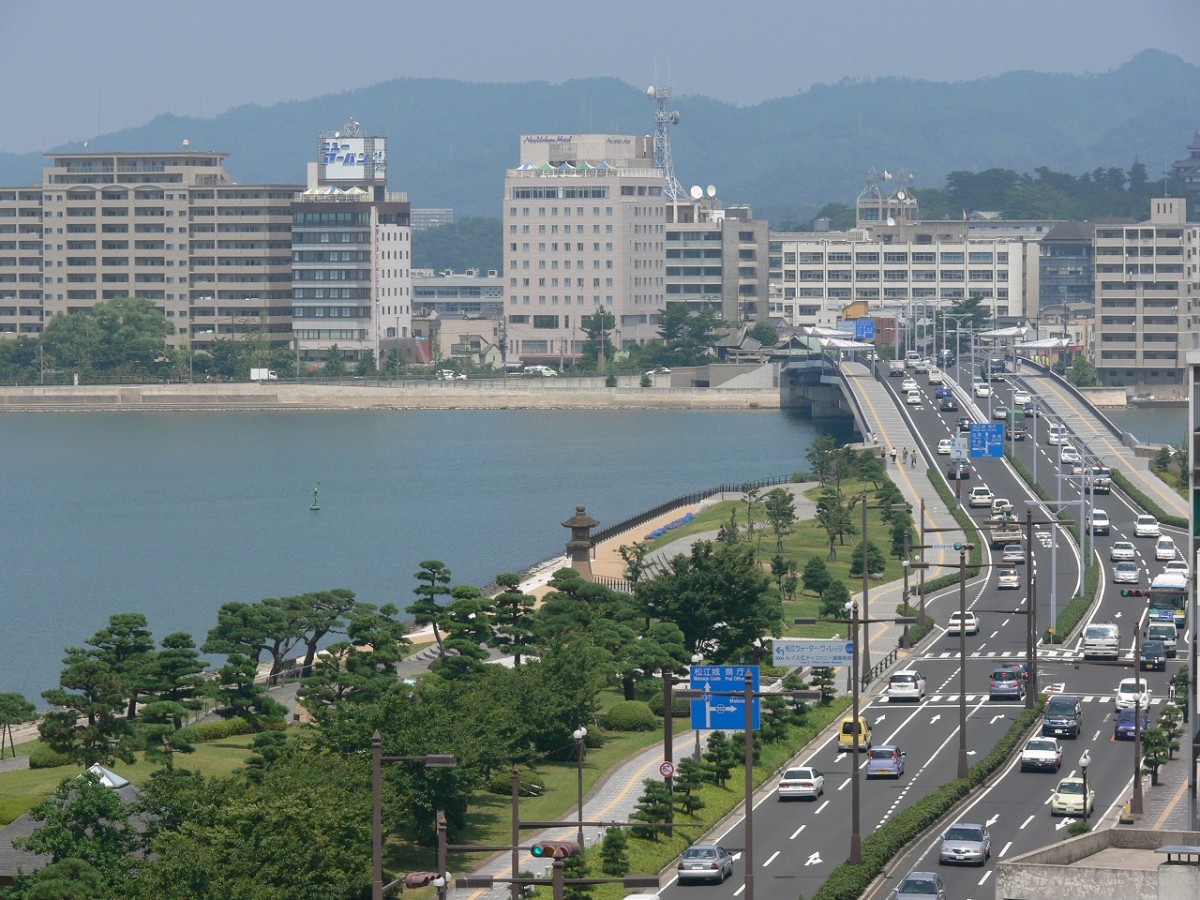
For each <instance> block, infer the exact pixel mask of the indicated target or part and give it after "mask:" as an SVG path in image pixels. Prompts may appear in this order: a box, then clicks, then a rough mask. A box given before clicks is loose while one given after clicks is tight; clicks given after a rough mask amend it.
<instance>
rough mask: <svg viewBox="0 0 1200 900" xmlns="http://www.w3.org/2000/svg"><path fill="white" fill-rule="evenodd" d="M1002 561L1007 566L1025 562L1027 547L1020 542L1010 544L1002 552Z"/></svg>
mask: <svg viewBox="0 0 1200 900" xmlns="http://www.w3.org/2000/svg"><path fill="white" fill-rule="evenodd" d="M1000 563H1001V564H1002V565H1005V566H1011V565H1017V564H1022V565H1023V564H1024V563H1025V548H1024V547H1023V546H1021V545H1020V544H1008V545H1006V546H1005V548H1004V550H1003V551H1002V552H1001V554H1000Z"/></svg>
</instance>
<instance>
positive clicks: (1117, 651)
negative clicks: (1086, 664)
mask: <svg viewBox="0 0 1200 900" xmlns="http://www.w3.org/2000/svg"><path fill="white" fill-rule="evenodd" d="M1120 656H1121V631H1120V629H1119V628H1117V626H1116V625H1114V624H1112V623H1111V622H1100V623H1096V624H1092V625H1089V626H1088V627H1087V628H1085V629H1084V630H1083V658H1084V659H1118V658H1120Z"/></svg>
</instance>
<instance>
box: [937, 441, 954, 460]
mask: <svg viewBox="0 0 1200 900" xmlns="http://www.w3.org/2000/svg"><path fill="white" fill-rule="evenodd" d="M950 447H951V444H950V438H943V439H942V440H940V441H938V445H937V452H938V456H949V455H950Z"/></svg>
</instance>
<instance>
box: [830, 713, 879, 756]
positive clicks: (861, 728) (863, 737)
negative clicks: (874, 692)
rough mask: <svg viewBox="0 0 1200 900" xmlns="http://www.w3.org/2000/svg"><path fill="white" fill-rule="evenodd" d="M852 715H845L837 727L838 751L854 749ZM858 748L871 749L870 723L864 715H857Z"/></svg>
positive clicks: (846, 751) (847, 751)
mask: <svg viewBox="0 0 1200 900" xmlns="http://www.w3.org/2000/svg"><path fill="white" fill-rule="evenodd" d="M854 731H855V729H854V717H853V716H846V717H845V718H843V719H842V722H841V725H840V726H839V727H838V751H839V752H841V753H850V752H852V751H853V750H854ZM858 749H859V750H860V751H866V750H870V749H871V723H870V722H868V721H867V717H866V716H859V717H858Z"/></svg>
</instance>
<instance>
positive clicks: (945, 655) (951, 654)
mask: <svg viewBox="0 0 1200 900" xmlns="http://www.w3.org/2000/svg"><path fill="white" fill-rule="evenodd" d="M967 658H968V659H1015V660H1023V659H1025V651H1024V650H986V651H985V650H975V651H973V652H971V653H968V654H967ZM1037 658H1038V659H1044V660H1047V661H1049V662H1074V661H1075V660H1080V661H1082V660H1083V654H1082V653H1080V652H1078V651H1077V650H1047V649H1045V648H1042V649H1039V650H1038V654H1037ZM1120 658H1121V659H1124V660H1132V659H1133V650H1132V649H1130V650H1124V651H1122V652H1121V656H1120ZM1178 658H1179V659H1186V658H1187V654H1186V653H1180V654H1179V656H1178ZM920 659H921V660H922V661H926V660H935V659H958V651H957V650H943V651H942V652H941V653H924V654H922V655H921V656H920Z"/></svg>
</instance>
